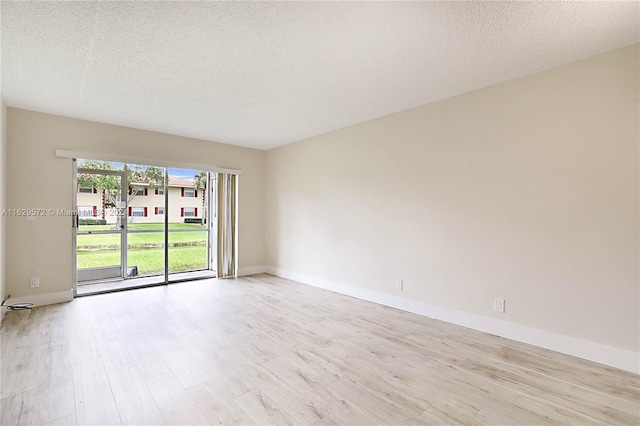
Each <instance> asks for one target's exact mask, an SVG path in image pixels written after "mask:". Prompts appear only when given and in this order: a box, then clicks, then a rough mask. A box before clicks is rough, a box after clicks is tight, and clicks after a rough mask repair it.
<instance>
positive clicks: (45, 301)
mask: <svg viewBox="0 0 640 426" xmlns="http://www.w3.org/2000/svg"><path fill="white" fill-rule="evenodd" d="M72 300H73V289H69V290H65V291H58V292H55V293H42V294H34V295H33V296H22V297H11V298H10V299H9V300H7V301H6V302H5V305H12V304H14V303H33V306H43V305H53V304H54V303H62V302H71V301H72ZM3 309H4V308H3Z"/></svg>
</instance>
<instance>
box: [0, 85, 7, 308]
mask: <svg viewBox="0 0 640 426" xmlns="http://www.w3.org/2000/svg"><path fill="white" fill-rule="evenodd" d="M0 108H1V110H2V112H1V113H0V213H1V212H2V211H3V210H4V209H5V208H6V205H7V106H6V105H5V103H4V99H2V98H1V97H0ZM6 223H7V221H6V217H5V216H4V215H1V214H0V298H1V299H2V300H4V299H5V297H7V294H8V293H7V291H6V236H7V228H6ZM5 313H6V309H0V320H2V318H3V317H4V314H5Z"/></svg>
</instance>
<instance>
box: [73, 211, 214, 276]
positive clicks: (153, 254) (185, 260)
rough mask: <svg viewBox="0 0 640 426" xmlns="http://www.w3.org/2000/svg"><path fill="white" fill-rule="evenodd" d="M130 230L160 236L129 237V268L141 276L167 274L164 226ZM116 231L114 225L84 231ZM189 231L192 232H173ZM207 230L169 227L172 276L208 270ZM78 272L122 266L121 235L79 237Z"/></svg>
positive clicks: (137, 226)
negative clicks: (178, 273)
mask: <svg viewBox="0 0 640 426" xmlns="http://www.w3.org/2000/svg"><path fill="white" fill-rule="evenodd" d="M128 228H129V230H157V231H159V232H148V233H139V234H138V233H131V232H130V233H128V234H127V246H128V249H127V265H128V266H129V267H131V266H137V267H138V274H139V275H141V276H143V275H157V274H161V273H163V270H164V249H163V247H164V232H162V231H164V224H162V223H140V224H129V227H128ZM108 229H112V225H85V226H82V227H81V228H80V231H101V230H108ZM178 229H189V230H193V231H192V232H171V230H178ZM206 238H207V232H206V227H205V226H202V225H196V224H185V223H171V224H169V272H184V271H193V270H197V269H206V267H207V248H206ZM77 246H78V248H77V253H78V256H77V266H78V269H83V268H96V267H101V266H114V265H120V234H92V235H78V239H77Z"/></svg>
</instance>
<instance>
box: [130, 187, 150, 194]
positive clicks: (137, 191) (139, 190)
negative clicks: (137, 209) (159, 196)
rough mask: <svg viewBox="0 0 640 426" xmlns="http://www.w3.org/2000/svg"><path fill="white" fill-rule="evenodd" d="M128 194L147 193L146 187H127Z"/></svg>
mask: <svg viewBox="0 0 640 426" xmlns="http://www.w3.org/2000/svg"><path fill="white" fill-rule="evenodd" d="M129 195H147V188H140V187H137V188H129Z"/></svg>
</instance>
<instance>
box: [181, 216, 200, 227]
mask: <svg viewBox="0 0 640 426" xmlns="http://www.w3.org/2000/svg"><path fill="white" fill-rule="evenodd" d="M184 223H197V224H198V225H202V219H201V218H198V217H185V218H184Z"/></svg>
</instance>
